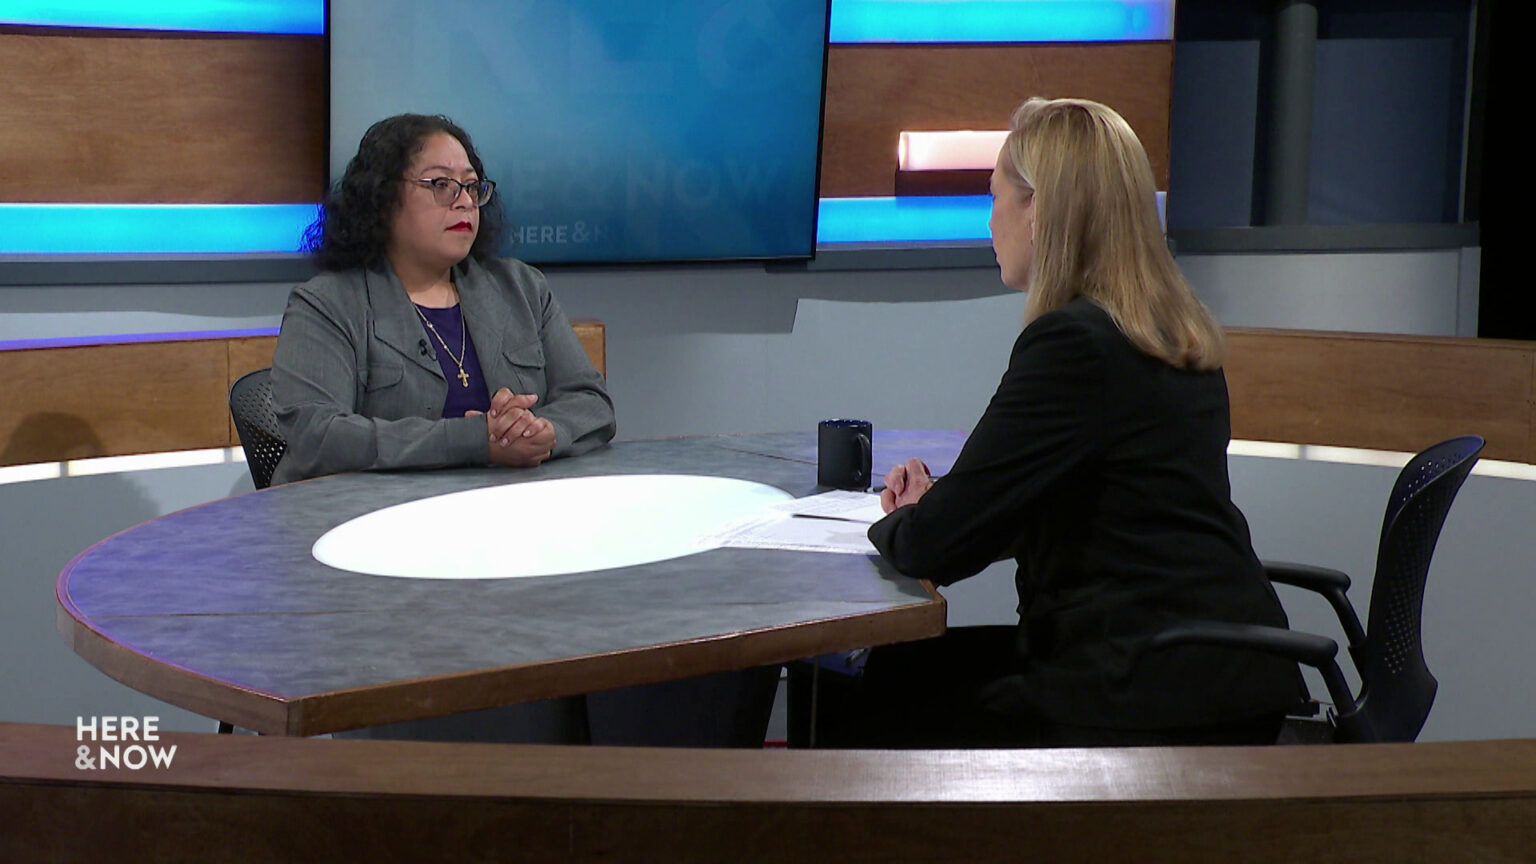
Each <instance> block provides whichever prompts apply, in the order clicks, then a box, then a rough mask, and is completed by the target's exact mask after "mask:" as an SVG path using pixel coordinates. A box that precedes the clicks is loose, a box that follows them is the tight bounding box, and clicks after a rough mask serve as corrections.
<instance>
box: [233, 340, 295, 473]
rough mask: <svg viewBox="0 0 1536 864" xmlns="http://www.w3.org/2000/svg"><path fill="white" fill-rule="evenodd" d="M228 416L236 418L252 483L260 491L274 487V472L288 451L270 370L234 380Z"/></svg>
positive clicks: (236, 425) (248, 373)
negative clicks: (274, 401) (279, 424)
mask: <svg viewBox="0 0 1536 864" xmlns="http://www.w3.org/2000/svg"><path fill="white" fill-rule="evenodd" d="M229 413H230V416H232V417H234V418H235V432H236V433H237V434H239V436H240V448H241V449H242V450H244V451H245V464H246V466H247V467H249V468H250V469H251V481H252V482H254V483H255V484H256V488H257V489H265V488H267V487H268V486H271V485H272V472H273V471H274V470H275V469H276V468H277V462H278V460H279V459H282V458H283V453H284V452H286V451H287V449H288V445H287V444H286V443H285V442H284V441H283V436H282V435H281V434H280V433H279V432H278V431H277V415H276V414H274V413H273V411H272V370H271V369H257V370H256V371H255V372H247V373H246V374H244V375H241V376H240V378H239V380H237V381H235V385H234V386H233V387H231V388H229Z"/></svg>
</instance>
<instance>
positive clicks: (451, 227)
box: [448, 222, 475, 231]
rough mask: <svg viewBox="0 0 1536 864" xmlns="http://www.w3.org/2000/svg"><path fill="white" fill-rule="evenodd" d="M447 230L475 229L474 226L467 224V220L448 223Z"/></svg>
mask: <svg viewBox="0 0 1536 864" xmlns="http://www.w3.org/2000/svg"><path fill="white" fill-rule="evenodd" d="M448 230H449V231H473V230H475V226H473V225H471V224H469V223H468V222H456V223H454V224H452V225H449V226H448Z"/></svg>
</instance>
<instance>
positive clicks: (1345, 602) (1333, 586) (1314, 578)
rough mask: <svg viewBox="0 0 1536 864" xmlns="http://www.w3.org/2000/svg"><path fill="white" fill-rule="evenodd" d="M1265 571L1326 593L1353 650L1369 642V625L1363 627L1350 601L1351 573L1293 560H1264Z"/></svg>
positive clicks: (1274, 578)
mask: <svg viewBox="0 0 1536 864" xmlns="http://www.w3.org/2000/svg"><path fill="white" fill-rule="evenodd" d="M1261 563H1262V564H1263V565H1264V574H1265V575H1266V576H1268V577H1269V581H1271V582H1278V583H1280V584H1281V585H1294V586H1296V587H1297V588H1305V589H1307V590H1308V591H1312V592H1314V593H1317V594H1321V595H1323V597H1324V598H1325V599H1327V601H1328V605H1330V606H1332V607H1333V612H1334V614H1335V615H1337V616H1339V626H1340V627H1342V628H1344V637H1345V640H1346V641H1347V643H1348V645H1349V648H1350V651H1351V653H1353V652H1354V651H1355V650H1357V649H1358V648H1359V646H1360V645H1361V644H1362V643H1364V642H1365V628H1364V627H1362V626H1360V616H1359V615H1357V614H1355V607H1353V606H1351V605H1350V604H1349V595H1348V594H1347V593H1346V592H1347V591H1348V590H1349V584H1350V583H1349V576H1348V575H1347V574H1345V573H1344V572H1343V571H1340V570H1334V569H1332V568H1330V567H1314V566H1312V565H1310V564H1294V563H1292V562H1290V561H1263V562H1261Z"/></svg>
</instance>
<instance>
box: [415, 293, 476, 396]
mask: <svg viewBox="0 0 1536 864" xmlns="http://www.w3.org/2000/svg"><path fill="white" fill-rule="evenodd" d="M411 308H412V309H415V310H416V314H417V315H420V316H421V323H423V324H425V325H427V329H428V330H431V331H432V335H433V336H436V337H437V344H439V345H441V346H443V350H444V351H446V352H447V353H448V359H450V360H452V361H453V363H454V365H455V366H458V367H459V374H458V375H456V376H454V377H456V378H458V379H459V384H460V385H462V386H464V387H468V386H469V373H468V372H465V371H464V358H465V357H467V356H469V352H468V351H467V350H466V348H467V347H468V342H469V322H468V321H465V320H464V308H463V306H462V305H461V306H460V307H459V356H457V357H455V356H453V349H452V348H449V347H448V343H447V342H446V341H444V340H443V334H441V333H439V332H437V327H436V326H435V325H434V324H433V323H432V319H430V318H428V317H427V313H425V312H423V311H421V307H420V306H418V305H417V304H415V303H412V304H411Z"/></svg>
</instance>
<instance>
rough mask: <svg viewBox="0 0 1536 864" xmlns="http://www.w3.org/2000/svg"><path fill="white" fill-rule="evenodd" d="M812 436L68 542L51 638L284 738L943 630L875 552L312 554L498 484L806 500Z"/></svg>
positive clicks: (590, 459)
mask: <svg viewBox="0 0 1536 864" xmlns="http://www.w3.org/2000/svg"><path fill="white" fill-rule="evenodd" d="M962 438H963V436H961V435H960V434H959V433H888V434H880V435H877V440H876V442H875V444H876V448H877V451H881V450H883V451H885V452H884V453H879V452H877V456H876V460H877V461H876V464H883V462H881V461H880V460H885V461H890V460H892V459H894V458H896V454H897V453H899V454H900V455H902V456H907V455H916V456H920V457H922V458H924V459H926V460H927V461H928V463H929V464H930V465H933V466H934V467H935V470H944V468H945V467H946V466H947V465H948V464H949V462H950V461H951V460H952V459H953V458H954V455H955V454H956V453H957V452H958V450H959V446H960V443H961V441H962ZM815 449H816V443H815V439H814V435H810V434H798V433H787V434H777V435H750V436H725V437H713V438H679V439H665V440H656V441H634V442H626V443H621V444H616V445H614V446H612V447H609V448H606V449H604V450H600V451H598V452H595V453H591V454H588V455H586V456H582V457H579V458H576V459H564V460H558V461H555V462H551V463H547V464H546V465H543V466H540V467H539V468H536V469H531V470H526V471H507V470H497V469H473V470H457V471H436V472H416V473H394V474H382V473H364V474H348V475H338V476H334V477H324V478H319V479H316V480H310V481H306V482H303V483H295V484H291V485H288V486H283V487H277V488H272V489H266V490H262V491H259V492H253V493H250V494H247V495H241V496H237V497H234V498H228V499H224V500H221V501H215V502H212V503H210V504H205V505H203V506H200V507H194V508H191V509H189V510H183V511H181V512H179V513H173V514H171V515H168V516H165V517H162V518H160V519H156V520H154V521H151V522H147V523H144V524H143V525H139V526H137V527H135V528H131V529H129V530H128V531H125V532H123V533H121V534H118V535H116V536H114V537H110V538H108V539H106V540H104V541H102V542H101V543H99V544H97V545H95V546H93V547H91V548H90V549H87V550H86V551H85V552H82V553H81V554H80V555H79V556H77V557H76V558H75V559H74V560H73V561H71V562H70V563H69V565H68V566H66V567H65V568H64V571H63V572H62V573H61V574H60V576H59V581H58V587H57V596H58V603H59V614H58V624H59V630H60V632H62V633H63V634H64V637H65V638H66V639H67V640H69V642H70V644H71V646H72V647H73V648H74V650H75V651H76V653H78V654H79V655H80V656H82V657H84V658H85V659H86V660H87V661H89V662H90V663H91V664H92V665H94V666H96V667H97V668H98V669H100V670H101V671H103V672H105V673H107V674H108V675H110V676H112V677H113V678H116V679H117V680H119V681H121V682H123V683H124V684H127V685H128V686H130V687H134V688H136V689H138V690H141V691H143V692H145V693H148V694H150V695H151V696H155V697H156V698H159V699H162V700H164V701H166V702H169V703H171V704H173V705H178V706H181V707H184V708H187V709H189V710H192V711H196V712H198V713H201V714H206V715H208V716H210V717H215V718H218V719H220V720H226V721H229V722H232V723H235V724H237V725H239V726H243V727H245V728H248V729H254V730H256V731H259V732H265V733H269V734H287V735H316V734H320V733H324V732H333V731H338V730H343V729H352V728H357V727H361V726H369V725H374V724H379V723H386V722H394V721H400V720H410V719H416V718H421V717H432V716H440V715H444V714H451V713H456V712H459V711H468V710H474V709H480V708H489V707H494V706H498V705H506V704H512V703H516V702H523V701H530V700H535V699H544V698H549V697H554V696H562V695H570V694H576V693H586V692H592V691H598V690H606V689H610V688H614V687H622V686H629V685H635V684H646V683H652V682H656V681H664V680H672V679H677V678H684V677H689V676H693V675H701V674H705V673H708V672H717V671H723V670H728V669H740V668H746V667H751V666H759V665H764V664H769V663H777V662H781V661H785V660H790V659H794V658H798V657H806V656H811V655H816V654H820V653H826V652H830V651H837V650H844V649H850V648H854V647H859V646H864V645H876V644H885V643H889V642H899V641H905V640H910V639H918V638H923V637H927V636H932V635H936V634H938V633H941V632H943V629H944V601H943V599H942V598H940V597H939V596H938V595H937V594H936V593H934V592H933V590H932V588H931V586H928V585H926V584H924V583H918V582H915V581H913V580H911V579H907V578H905V577H902V576H900V575H898V574H896V573H895V571H893V570H891V569H890V568H889V567H888V566H887V565H886V564H885V563H884V562H883V561H881V560H880V559H879V558H876V557H872V556H862V555H837V554H818V553H804V552H784V551H769V550H749V549H715V550H711V551H707V552H702V553H699V554H695V555H691V556H687V557H684V558H678V559H673V560H670V561H661V562H657V563H653V564H645V565H640V566H635V567H624V568H618V569H613V570H604V571H597V572H589V573H577V574H569V575H561V576H547V577H537V578H524V579H492V580H477V581H444V580H420V579H395V578H388V577H380V576H369V575H363V574H357V573H349V572H346V571H342V570H337V569H334V568H331V567H328V566H326V565H323V564H320V563H319V562H317V561H316V560H315V559H314V558H313V557H312V556H311V554H310V547H311V546H312V545H313V544H314V542H315V540H316V539H317V538H319V537H320V536H321V535H322V534H324V533H325V532H326V531H328V530H329V529H331V528H332V527H334V526H336V525H339V524H341V523H342V522H345V521H347V520H349V519H352V518H354V517H357V516H360V515H362V514H364V513H368V512H372V511H374V510H378V509H380V508H383V507H388V506H391V505H394V504H399V503H402V502H406V501H411V500H416V499H420V498H426V497H429V496H434V495H442V494H446V493H450V492H457V491H462V490H466V489H475V488H481V487H485V486H491V485H498V484H505V483H525V482H530V481H534V480H547V479H552V478H559V477H584V476H597V475H605V474H656V473H662V474H700V475H708V476H718V477H732V478H738V479H743V480H751V481H756V482H760V483H767V484H769V485H773V486H777V487H779V488H781V489H784V490H785V491H787V492H790V493H791V494H793V495H795V496H797V497H799V496H803V495H806V494H810V493H812V492H813V491H815V483H816V476H815V475H816V467H815ZM886 454H889V455H886ZM508 518H509V519H515V518H516V516H515V514H509V517H508ZM591 540H592V542H601V541H602V538H601V537H592V538H591Z"/></svg>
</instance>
